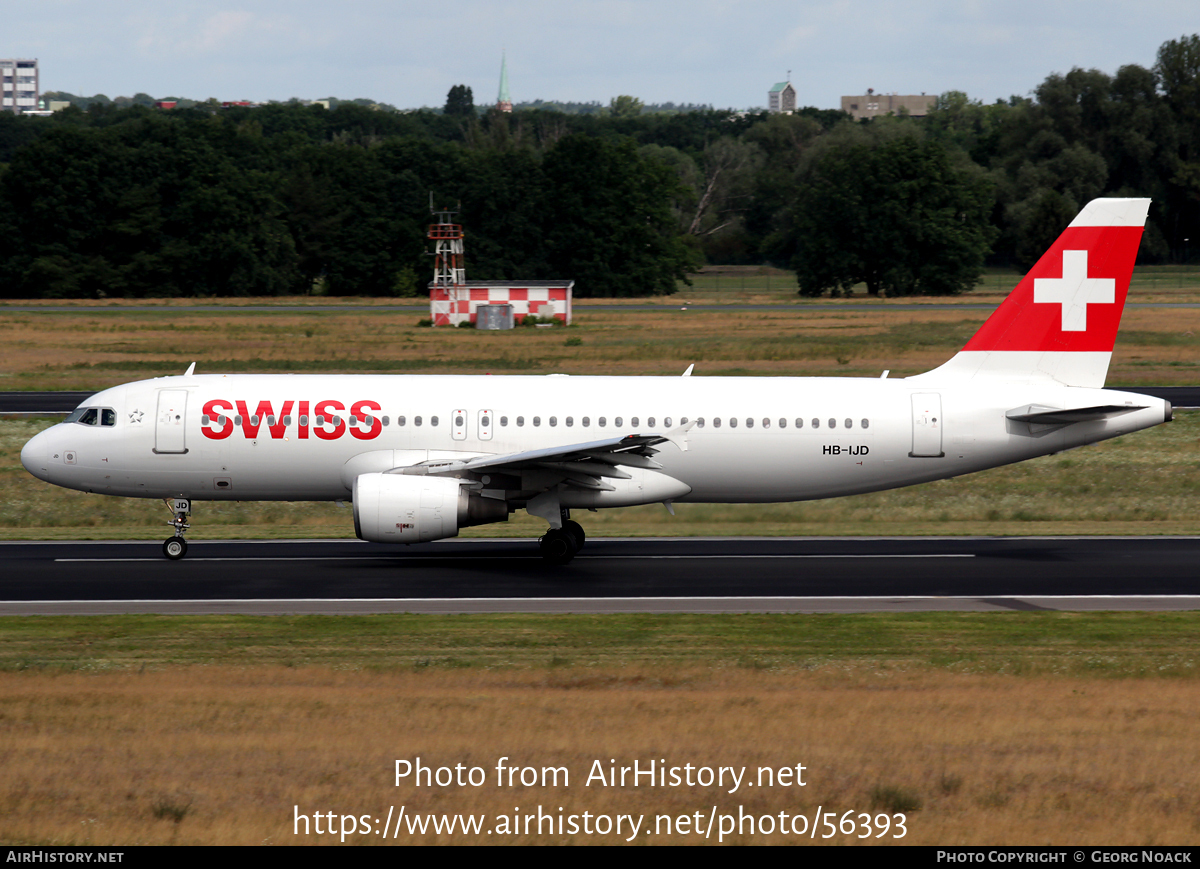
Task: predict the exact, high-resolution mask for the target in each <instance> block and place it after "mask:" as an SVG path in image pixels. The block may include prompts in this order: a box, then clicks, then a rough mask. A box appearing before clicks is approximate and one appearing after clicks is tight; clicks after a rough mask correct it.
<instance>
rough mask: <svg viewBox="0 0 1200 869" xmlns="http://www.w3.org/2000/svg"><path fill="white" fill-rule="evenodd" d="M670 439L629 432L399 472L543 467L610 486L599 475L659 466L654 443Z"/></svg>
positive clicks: (594, 485)
mask: <svg viewBox="0 0 1200 869" xmlns="http://www.w3.org/2000/svg"><path fill="white" fill-rule="evenodd" d="M672 440H673V438H672V437H670V436H667V435H661V434H629V435H622V436H620V437H613V438H607V439H605V440H599V441H586V442H584V443H577V444H566V445H564V446H558V447H546V448H543V449H538V450H525V451H523V452H519V453H505V454H502V455H495V456H476V457H475V458H471V459H456V460H453V461H448V462H445V461H441V462H439V461H433V462H424V463H422V464H419V465H413V466H412V467H409V468H404V469H403V470H401V471H400V473H404V474H427V475H431V476H457V475H458V474H461V473H463V472H467V471H484V470H488V471H495V472H498V473H504V472H516V471H529V470H543V471H551V472H558V473H560V474H562V476H563V477H565V478H566V479H567V480H568V481H569V482H571V483H574V484H576V485H579V486H582V487H584V488H589V489H609V488H611V486H609V485H608V484H606V483H604V482H603V480H602V479H601V478H602V477H611V478H613V479H620V480H628V479H630V475H629V474H628V473H626V472H625V471H623V470H621V468H620V467H619V466H620V465H626V466H628V467H633V468H644V469H648V470H656V469H658V468H661V467H662V465H660V464H659V463H658V462H656V461H654V459H653V458H651V457H652V456H654V455H655V454H656V453H657V452H658V450H656V449H654V447H655V446H657V445H658V444H663V443H668V442H671V441H672Z"/></svg>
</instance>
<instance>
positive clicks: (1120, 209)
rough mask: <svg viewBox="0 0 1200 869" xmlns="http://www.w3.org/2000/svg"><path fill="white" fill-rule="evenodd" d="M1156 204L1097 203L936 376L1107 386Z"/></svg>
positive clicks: (1141, 201) (1129, 201) (1137, 201)
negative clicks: (1136, 266) (1148, 216)
mask: <svg viewBox="0 0 1200 869" xmlns="http://www.w3.org/2000/svg"><path fill="white" fill-rule="evenodd" d="M1149 207H1150V200H1149V199H1093V200H1092V201H1091V202H1089V203H1088V204H1087V205H1086V206H1084V208H1083V210H1082V211H1081V212H1079V215H1078V216H1077V217H1076V218H1075V219H1074V220H1073V221H1071V225H1070V226H1068V227H1067V228H1066V229H1065V230H1064V231H1063V234H1062V235H1060V236H1059V237H1058V240H1057V241H1056V242H1054V244H1053V245H1052V246H1051V247H1050V250H1048V251H1046V253H1045V254H1044V255H1043V256H1042V258H1041V259H1039V260H1038V262H1037V265H1035V266H1034V267H1033V268H1032V269H1031V270H1030V271H1029V273H1028V274H1027V275H1025V277H1024V278H1023V279H1022V280H1021V282H1020V283H1019V284H1017V286H1016V289H1014V290H1013V291H1012V292H1011V293H1010V294H1009V296H1008V298H1006V299H1005V300H1004V301H1003V302H1002V303H1001V304H1000V307H999V308H997V309H996V310H995V311H994V312H993V313H992V315H991V317H989V318H988V320H987V322H986V323H984V324H983V326H982V327H981V328H980V329H979V331H978V332H976V333H975V336H974V337H973V338H971V340H970V341H968V342H967V345H966V346H965V347H964V348H963V349H962V352H960V353H959V354H958V355H957V356H955V357H954V359H952V360H951V361H950V362H948V363H946V365H943V366H942V367H941V368H938V369H936V371H931V372H929V374H926V375H921V376H922V377H926V378H927V377H932V376H933V375H935V374H937V375H939V376H941V377H955V378H956V379H961V378H962V377H964V376H965V377H975V376H978V375H1000V376H1008V377H1013V378H1024V377H1041V378H1044V377H1050V378H1053V379H1055V380H1059V381H1060V382H1062V383H1065V384H1067V385H1070V386H1103V385H1104V378H1105V376H1106V375H1107V373H1108V363H1109V359H1110V358H1111V356H1112V349H1113V344H1114V343H1115V341H1116V338H1117V327H1118V326H1120V324H1121V313H1122V311H1123V310H1124V308H1125V296H1126V294H1127V293H1128V292H1129V279H1130V276H1131V275H1132V274H1133V263H1134V260H1135V259H1136V258H1137V250H1138V244H1139V243H1140V242H1141V238H1142V229H1143V227H1144V225H1145V222H1146V213H1147V211H1148V210H1149Z"/></svg>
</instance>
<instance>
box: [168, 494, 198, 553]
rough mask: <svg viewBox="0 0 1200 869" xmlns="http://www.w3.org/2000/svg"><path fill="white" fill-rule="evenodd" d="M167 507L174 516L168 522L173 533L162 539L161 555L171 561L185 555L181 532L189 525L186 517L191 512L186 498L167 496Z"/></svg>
mask: <svg viewBox="0 0 1200 869" xmlns="http://www.w3.org/2000/svg"><path fill="white" fill-rule="evenodd" d="M166 503H167V507H168V509H170V511H171V512H172V513H174V514H175V516H174V518H173V519H172V520H171V521H170V522H168V523H167V524H168V525H171V526H173V527H174V528H175V535H174V536H173V537H168V538H167V539H166V540H165V541H163V547H162V548H163V555H165V556H166V557H167V558H169V559H170V560H171V561H178V560H179V559H181V558H183V556H185V555H187V549H188V546H187V541H186V540H184V539H183V534H184V532H185V531H187V529H188V528H190V527H191V525H189V524H188V521H187V517H188V515H189V514H190V513H191V512H192V504H191V502H190V501H188V500H187V498H168V499H167V501H166Z"/></svg>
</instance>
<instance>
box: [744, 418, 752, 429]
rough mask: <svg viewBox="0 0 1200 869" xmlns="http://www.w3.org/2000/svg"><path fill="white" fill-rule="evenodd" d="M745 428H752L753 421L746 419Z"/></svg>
mask: <svg viewBox="0 0 1200 869" xmlns="http://www.w3.org/2000/svg"><path fill="white" fill-rule="evenodd" d="M746 428H754V420H752V419H750V417H746Z"/></svg>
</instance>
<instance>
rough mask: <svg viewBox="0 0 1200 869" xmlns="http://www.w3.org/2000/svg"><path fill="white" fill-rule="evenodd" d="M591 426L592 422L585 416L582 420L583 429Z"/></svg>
mask: <svg viewBox="0 0 1200 869" xmlns="http://www.w3.org/2000/svg"><path fill="white" fill-rule="evenodd" d="M591 424H592V421H591V419H590V418H589V417H586V416H585V417H584V418H583V427H584V428H587V427H588V426H590V425H591Z"/></svg>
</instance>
